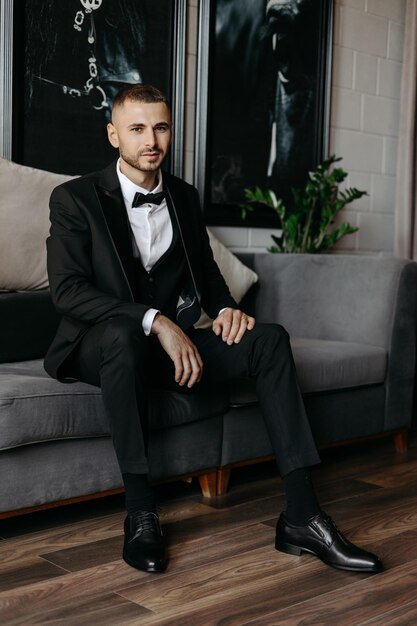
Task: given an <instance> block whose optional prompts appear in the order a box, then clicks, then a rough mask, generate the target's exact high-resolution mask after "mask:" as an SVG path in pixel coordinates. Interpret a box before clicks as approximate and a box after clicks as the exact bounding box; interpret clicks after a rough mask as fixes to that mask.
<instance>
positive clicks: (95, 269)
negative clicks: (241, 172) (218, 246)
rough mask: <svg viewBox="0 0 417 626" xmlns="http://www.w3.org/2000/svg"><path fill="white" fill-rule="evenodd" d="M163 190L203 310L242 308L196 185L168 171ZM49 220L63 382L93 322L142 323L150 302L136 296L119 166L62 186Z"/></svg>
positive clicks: (50, 365)
mask: <svg viewBox="0 0 417 626" xmlns="http://www.w3.org/2000/svg"><path fill="white" fill-rule="evenodd" d="M164 189H165V190H168V191H169V193H168V198H169V201H172V203H173V205H174V207H175V210H176V212H177V215H178V221H179V226H180V230H181V233H182V237H183V241H184V245H185V247H186V251H187V254H188V258H189V261H190V265H191V267H192V270H193V274H194V278H195V282H196V286H197V290H198V293H199V295H200V303H201V306H202V308H203V309H204V310H205V311H206V312H207V313H208V314H209V315H210V316H211V317H216V316H217V315H218V312H219V311H220V309H222V308H223V307H235V308H236V307H237V304H236V302H235V301H234V300H233V298H232V297H231V295H230V291H229V289H228V287H227V285H226V283H225V281H224V279H223V277H222V275H221V273H220V271H219V269H218V267H217V265H216V263H215V261H214V259H213V254H212V251H211V248H210V244H209V239H208V236H207V232H206V229H205V226H204V223H203V220H202V215H201V210H200V202H199V197H198V192H197V190H196V189H195V188H194V187H192V186H191V185H188V184H187V183H185V182H184V181H182V180H180V179H179V178H177V177H175V176H171V175H169V174H166V173H164ZM167 200H168V199H167ZM50 220H51V229H50V236H49V237H48V239H47V267H48V275H49V283H50V289H51V296H52V301H53V303H54V305H55V308H56V310H57V311H58V313H59V314H60V315H62V319H61V322H60V325H59V327H58V330H57V333H56V336H55V338H54V340H53V342H52V344H51V346H50V348H49V350H48V353H47V355H46V357H45V369H46V371H47V372H48V373H49V374H50V375H51V376H53V377H54V378H58V379H62V380H65V377H64V376H61V375H60V367H61V365H62V364H63V363H64V361H65V360H66V359H67V358H68V357H69V356H70V354H71V352H72V350H73V349H74V347H75V346H76V344H77V342H78V340H79V339H80V338H81V337H82V335H83V333H84V332H85V331H86V330H87V329H88V328H89V327H90V326H91V325H93V324H96V323H97V322H101V321H104V320H106V319H109V318H111V317H114V316H116V315H129V316H130V317H133V318H134V319H135V320H137V321H138V322H139V323H140V324H141V322H142V318H143V316H144V314H145V311H146V310H147V309H148V306H147V305H144V304H141V303H140V302H135V301H134V297H133V292H132V285H133V272H134V271H135V267H134V262H133V255H132V243H131V238H130V231H129V229H128V228H127V222H126V209H125V205H124V201H123V197H122V193H121V189H120V185H119V180H118V177H117V173H116V163H112V164H111V165H110V166H108V167H107V168H105V169H104V170H101V171H99V172H95V173H93V174H87V175H86V176H81V177H80V178H76V179H74V180H70V181H68V182H66V183H64V184H63V185H60V186H59V187H56V189H54V191H53V192H52V195H51V200H50Z"/></svg>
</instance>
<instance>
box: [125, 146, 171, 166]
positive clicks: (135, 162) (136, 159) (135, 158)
mask: <svg viewBox="0 0 417 626" xmlns="http://www.w3.org/2000/svg"><path fill="white" fill-rule="evenodd" d="M153 151H154V152H158V154H159V155H160V157H161V158H159V159H158V160H157V161H154V162H153V163H141V161H140V159H141V157H142V154H141V153H139V154H136V155H132V154H127V153H126V152H124V151H123V150H120V156H121V157H122V159H123V161H125V162H126V163H127V164H128V165H130V167H134V168H135V170H139V171H140V172H155V171H156V170H159V168H160V167H161V165H162V163H163V162H164V161H165V157H166V155H161V151H160V150H158V149H153Z"/></svg>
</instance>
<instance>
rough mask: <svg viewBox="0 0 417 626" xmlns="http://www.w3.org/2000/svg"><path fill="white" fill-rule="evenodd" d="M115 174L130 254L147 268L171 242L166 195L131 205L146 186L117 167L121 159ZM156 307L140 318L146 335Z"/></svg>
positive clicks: (157, 188) (144, 190)
mask: <svg viewBox="0 0 417 626" xmlns="http://www.w3.org/2000/svg"><path fill="white" fill-rule="evenodd" d="M117 176H118V179H119V183H120V188H121V190H122V195H123V200H124V203H125V206H126V211H127V215H128V218H129V222H130V226H131V229H132V233H133V241H132V244H133V255H134V257H135V258H139V257H140V259H141V261H142V265H143V267H144V268H145V270H146V271H147V272H150V271H151V269H152V267H153V266H154V265H155V263H156V262H157V261H158V259H160V258H161V256H162V255H163V254H164V253H165V252H166V251H167V250H168V248H169V246H170V245H171V243H172V237H173V230H172V223H171V217H170V215H169V211H168V205H167V203H166V200H165V198H164V199H163V200H162V202H161V204H154V203H151V202H149V203H145V204H142V205H141V206H140V207H135V208H132V203H133V199H134V197H135V194H136V192H137V191H139V192H140V193H143V194H145V195H147V194H148V193H151V192H150V191H149V189H144V188H143V187H139V185H136V184H135V183H134V182H132V181H131V180H130V178H128V177H127V176H125V175H124V174H123V173H122V172H121V170H120V159H119V160H118V161H117ZM162 189H163V183H162V172H161V171H160V172H159V173H158V185H157V186H156V187H155V189H152V193H158V192H159V191H162ZM159 312H160V311H158V309H152V308H150V309H148V310H147V311H146V313H145V315H144V317H143V320H142V327H143V330H144V331H145V334H146V335H149V334H150V332H151V327H152V323H153V321H154V319H155V315H156V314H157V313H159Z"/></svg>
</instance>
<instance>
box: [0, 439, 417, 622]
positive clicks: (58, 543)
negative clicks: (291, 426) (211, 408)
mask: <svg viewBox="0 0 417 626" xmlns="http://www.w3.org/2000/svg"><path fill="white" fill-rule="evenodd" d="M322 457H323V461H324V463H323V465H322V466H321V467H320V468H319V469H318V470H316V472H315V482H316V485H317V488H318V492H319V495H320V498H321V502H322V504H323V505H324V508H325V510H326V511H327V512H328V513H329V514H330V515H332V516H333V518H334V519H335V521H336V522H337V523H338V525H339V526H340V527H341V528H342V529H343V530H344V532H345V533H346V534H347V535H348V537H349V538H350V539H352V540H354V541H355V542H357V543H358V544H359V545H361V546H363V547H366V548H368V549H370V550H372V551H375V552H376V553H378V554H379V555H380V556H381V558H382V559H383V561H384V563H385V566H386V571H385V572H383V573H382V574H378V575H375V576H371V575H365V574H360V575H358V574H352V573H346V572H338V571H336V570H332V569H330V568H328V567H326V566H325V565H323V564H321V563H320V561H318V560H317V559H315V558H313V557H310V556H307V555H304V556H302V557H300V558H298V557H294V556H289V555H285V554H281V553H279V552H276V551H275V550H274V547H273V543H274V532H275V529H274V526H275V522H276V518H277V515H278V513H279V512H280V511H281V510H282V508H283V507H284V498H283V494H282V488H281V481H280V479H278V478H276V476H275V469H274V466H273V464H263V465H262V466H256V467H255V466H254V467H250V468H245V469H240V470H235V472H233V473H232V482H231V486H230V492H229V494H228V495H227V496H224V497H223V498H221V499H218V501H216V502H215V503H211V504H210V503H208V501H205V500H204V499H203V498H202V497H200V496H199V493H198V487H197V484H194V483H193V484H186V483H178V484H171V485H165V486H163V487H161V488H160V490H159V491H160V498H161V511H162V513H161V516H162V520H163V523H164V528H165V532H166V536H167V539H168V542H169V553H170V565H169V568H168V571H167V572H166V573H165V574H145V573H142V572H138V571H136V570H134V569H132V568H131V567H129V566H128V565H126V564H125V563H124V562H123V561H122V559H121V557H120V555H121V547H122V522H123V519H124V513H123V504H122V497H120V496H117V497H113V498H108V499H106V500H105V501H96V502H92V503H84V504H82V505H73V506H71V507H66V508H61V509H59V510H54V511H48V512H42V513H37V514H32V515H30V516H26V517H22V518H15V519H12V520H4V521H2V522H0V537H1V539H0V624H2V625H3V626H15V625H17V624H21V625H24V626H35V625H38V624H45V625H48V626H55V625H58V624H60V625H65V626H80V625H84V624H86V625H87V624H88V625H91V626H93V625H94V624H98V625H100V626H107V625H108V626H119V625H122V626H130V625H133V624H140V625H141V626H142V625H143V626H147V625H151V624H152V625H156V624H157V625H162V624H164V625H169V626H177V625H178V626H179V625H181V626H184V625H185V626H188V625H190V626H209V625H214V624H216V625H218V626H220V625H221V626H232V625H238V626H244V625H246V624H250V625H251V626H261V625H262V626H276V625H278V624H285V626H291V625H295V624H303V625H307V624H311V625H312V624H315V625H320V626H326V625H329V626H330V625H331V626H343V625H345V624H346V625H349V626H354V625H365V624H366V625H367V626H393V625H395V626H400V625H403V626H405V625H407V626H410V625H414V624H417V433H414V434H413V435H412V437H411V443H410V449H409V453H408V458H406V459H404V458H402V459H401V458H396V457H395V455H394V452H393V447H392V443H391V441H389V440H378V441H373V442H368V443H367V444H362V445H360V446H353V447H352V446H350V447H349V448H339V449H336V450H329V451H327V452H325V453H323V454H322Z"/></svg>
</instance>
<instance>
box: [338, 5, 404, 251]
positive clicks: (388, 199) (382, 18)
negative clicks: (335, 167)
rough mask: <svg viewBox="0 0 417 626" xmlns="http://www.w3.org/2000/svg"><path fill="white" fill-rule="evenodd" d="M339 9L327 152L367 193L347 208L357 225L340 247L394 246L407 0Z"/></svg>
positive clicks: (371, 248)
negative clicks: (339, 162) (355, 230)
mask: <svg viewBox="0 0 417 626" xmlns="http://www.w3.org/2000/svg"><path fill="white" fill-rule="evenodd" d="M335 13H336V19H335V37H334V59H333V77H332V110H331V134H330V137H331V139H330V152H336V153H337V154H339V155H340V156H342V157H343V161H342V166H343V167H345V169H346V170H347V171H348V172H349V179H348V184H349V185H352V186H356V187H358V188H360V189H365V190H367V191H368V193H369V196H367V197H365V198H362V199H361V200H359V201H357V202H355V203H354V204H353V205H351V207H349V209H347V210H346V211H345V212H344V215H343V216H342V218H343V219H346V220H349V221H351V222H352V224H355V225H357V226H358V227H359V231H358V232H357V233H356V234H354V235H350V236H349V237H347V238H345V240H344V241H343V242H341V243H340V244H339V246H338V248H339V249H340V250H343V251H347V250H350V251H355V252H372V253H382V254H391V253H392V251H393V228H394V209H395V184H396V178H395V174H396V162H397V135H398V124H399V113H400V101H399V92H400V83H401V59H402V47H403V39H404V19H405V0H361V1H359V0H336V4H335ZM358 110H359V114H358ZM353 217H354V219H352V218H353Z"/></svg>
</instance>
